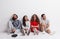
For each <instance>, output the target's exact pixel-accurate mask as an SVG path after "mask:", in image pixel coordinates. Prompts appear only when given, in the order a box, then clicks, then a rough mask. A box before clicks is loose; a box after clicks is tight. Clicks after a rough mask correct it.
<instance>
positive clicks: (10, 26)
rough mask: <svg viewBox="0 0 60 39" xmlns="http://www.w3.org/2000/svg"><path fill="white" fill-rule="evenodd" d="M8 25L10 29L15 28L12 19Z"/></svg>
mask: <svg viewBox="0 0 60 39" xmlns="http://www.w3.org/2000/svg"><path fill="white" fill-rule="evenodd" d="M8 27H9V30H12V29H15V27H13V25H12V22H11V21H9V22H8Z"/></svg>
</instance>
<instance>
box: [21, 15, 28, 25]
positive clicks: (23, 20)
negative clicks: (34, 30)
mask: <svg viewBox="0 0 60 39" xmlns="http://www.w3.org/2000/svg"><path fill="white" fill-rule="evenodd" d="M25 17H27V15H25V16H23V19H22V22H23V26H26V23H25V22H26V20H25ZM27 21H29V20H27Z"/></svg>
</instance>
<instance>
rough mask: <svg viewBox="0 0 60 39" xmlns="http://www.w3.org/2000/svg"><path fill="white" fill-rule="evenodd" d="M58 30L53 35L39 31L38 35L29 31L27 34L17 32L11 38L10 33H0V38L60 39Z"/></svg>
mask: <svg viewBox="0 0 60 39" xmlns="http://www.w3.org/2000/svg"><path fill="white" fill-rule="evenodd" d="M59 33H60V32H55V34H53V35H48V34H47V33H45V34H43V33H41V32H40V33H39V35H33V33H30V35H29V36H27V35H26V36H21V35H20V34H18V36H17V37H15V38H13V37H11V34H9V35H8V34H7V33H0V39H60V34H59Z"/></svg>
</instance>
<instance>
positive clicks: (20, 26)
mask: <svg viewBox="0 0 60 39" xmlns="http://www.w3.org/2000/svg"><path fill="white" fill-rule="evenodd" d="M18 28H19V29H22V23H21V21H19V25H18Z"/></svg>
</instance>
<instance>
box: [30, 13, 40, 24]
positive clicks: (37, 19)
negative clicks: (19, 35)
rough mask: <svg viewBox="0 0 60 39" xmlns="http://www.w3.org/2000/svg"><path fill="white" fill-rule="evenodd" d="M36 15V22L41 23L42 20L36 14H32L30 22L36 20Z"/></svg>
mask: <svg viewBox="0 0 60 39" xmlns="http://www.w3.org/2000/svg"><path fill="white" fill-rule="evenodd" d="M34 16H36V22H38V23H39V24H40V20H39V18H38V16H37V15H36V14H33V15H32V17H31V20H30V22H32V21H34Z"/></svg>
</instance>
